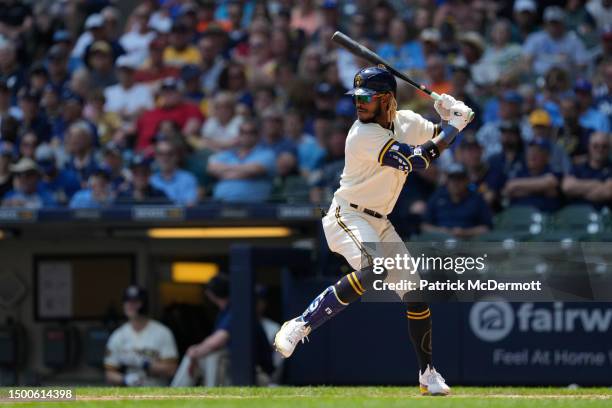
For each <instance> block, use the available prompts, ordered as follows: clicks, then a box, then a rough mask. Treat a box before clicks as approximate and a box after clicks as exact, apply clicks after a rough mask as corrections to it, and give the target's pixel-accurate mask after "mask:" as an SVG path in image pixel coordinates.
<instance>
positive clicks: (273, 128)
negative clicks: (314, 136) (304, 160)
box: [260, 108, 297, 177]
mask: <svg viewBox="0 0 612 408" xmlns="http://www.w3.org/2000/svg"><path fill="white" fill-rule="evenodd" d="M262 116H263V123H262V140H261V142H260V144H261V146H262V147H264V148H267V149H270V150H272V151H273V152H274V155H275V156H276V174H277V175H279V176H281V177H284V176H287V175H289V174H291V173H294V172H295V171H296V170H297V148H296V146H295V143H294V142H293V141H292V140H290V139H289V138H287V137H285V136H284V131H283V130H284V129H283V114H282V112H281V111H279V110H277V109H275V108H268V109H266V110H265V111H264V112H263V114H262Z"/></svg>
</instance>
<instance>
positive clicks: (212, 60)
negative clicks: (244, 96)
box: [198, 33, 226, 95]
mask: <svg viewBox="0 0 612 408" xmlns="http://www.w3.org/2000/svg"><path fill="white" fill-rule="evenodd" d="M221 35H223V36H225V35H226V34H224V33H219V34H216V33H205V34H204V35H203V36H202V37H201V38H200V40H199V41H198V49H199V50H200V56H201V57H202V59H201V61H200V65H199V67H200V70H201V76H200V78H201V86H202V89H203V90H204V92H206V93H207V94H209V95H212V94H213V93H214V92H215V91H217V88H218V86H219V77H220V76H221V72H222V71H223V69H224V68H225V66H226V62H225V59H224V58H223V56H222V55H221V49H220V46H221V44H219V40H218V39H217V38H218V37H219V36H221Z"/></svg>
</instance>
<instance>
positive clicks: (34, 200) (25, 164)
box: [2, 157, 57, 210]
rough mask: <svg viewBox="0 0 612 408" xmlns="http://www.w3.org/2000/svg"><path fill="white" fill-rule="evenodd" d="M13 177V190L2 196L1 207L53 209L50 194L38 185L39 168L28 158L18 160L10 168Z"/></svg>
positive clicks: (53, 201) (52, 200) (54, 203)
mask: <svg viewBox="0 0 612 408" xmlns="http://www.w3.org/2000/svg"><path fill="white" fill-rule="evenodd" d="M11 172H12V173H13V175H14V180H13V189H12V190H10V191H8V192H7V193H6V194H4V197H3V200H2V206H3V207H16V208H27V209H32V210H35V209H41V208H43V207H55V206H56V204H57V203H56V202H55V200H54V199H53V197H52V196H51V194H50V193H49V192H48V191H47V190H45V189H44V187H42V186H40V185H39V183H38V182H39V180H40V168H39V167H38V165H37V164H36V162H35V161H34V160H32V159H30V158H28V157H24V158H22V159H20V160H19V161H18V162H17V163H15V164H14V165H12V166H11Z"/></svg>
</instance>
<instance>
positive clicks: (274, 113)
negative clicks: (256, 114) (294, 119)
mask: <svg viewBox="0 0 612 408" xmlns="http://www.w3.org/2000/svg"><path fill="white" fill-rule="evenodd" d="M261 116H262V118H263V119H272V120H283V114H282V112H281V111H280V110H278V109H276V108H275V107H269V108H268V109H266V110H264V111H263V113H262V114H261Z"/></svg>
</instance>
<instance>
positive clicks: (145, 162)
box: [130, 154, 153, 169]
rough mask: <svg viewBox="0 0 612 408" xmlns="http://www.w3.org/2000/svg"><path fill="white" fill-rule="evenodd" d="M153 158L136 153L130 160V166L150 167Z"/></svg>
mask: <svg viewBox="0 0 612 408" xmlns="http://www.w3.org/2000/svg"><path fill="white" fill-rule="evenodd" d="M152 162H153V160H152V159H151V158H150V157H146V156H143V155H140V154H136V155H134V156H133V157H132V159H131V160H130V168H131V169H135V168H137V167H145V168H147V169H148V168H150V167H151V163H152Z"/></svg>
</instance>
